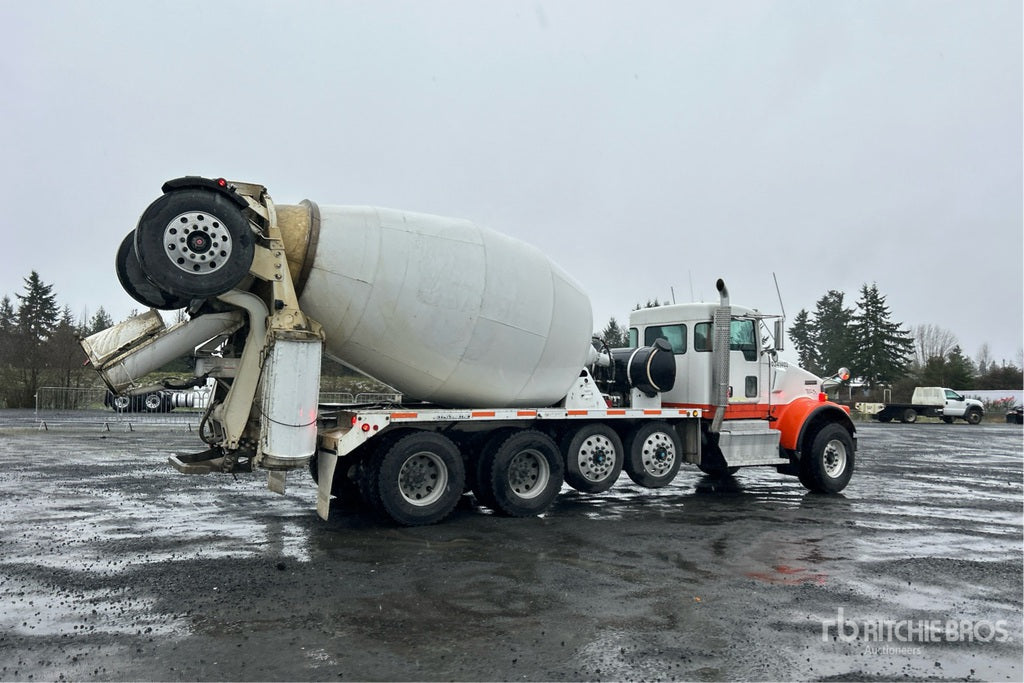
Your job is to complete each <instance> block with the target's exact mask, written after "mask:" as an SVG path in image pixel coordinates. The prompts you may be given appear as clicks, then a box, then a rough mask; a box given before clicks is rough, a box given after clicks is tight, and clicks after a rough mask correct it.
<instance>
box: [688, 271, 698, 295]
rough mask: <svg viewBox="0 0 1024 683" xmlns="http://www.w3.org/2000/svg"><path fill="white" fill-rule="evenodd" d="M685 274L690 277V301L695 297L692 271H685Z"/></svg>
mask: <svg viewBox="0 0 1024 683" xmlns="http://www.w3.org/2000/svg"><path fill="white" fill-rule="evenodd" d="M687 275H688V276H689V278H690V301H696V300H697V298H696V297H695V296H693V271H692V270H691V271H687Z"/></svg>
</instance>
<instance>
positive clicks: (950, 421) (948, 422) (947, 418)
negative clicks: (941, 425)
mask: <svg viewBox="0 0 1024 683" xmlns="http://www.w3.org/2000/svg"><path fill="white" fill-rule="evenodd" d="M939 419H941V420H942V421H943V422H945V423H946V424H948V425H951V424H953V418H951V417H949V416H948V415H943V416H942V417H941V418H939Z"/></svg>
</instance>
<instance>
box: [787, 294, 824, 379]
mask: <svg viewBox="0 0 1024 683" xmlns="http://www.w3.org/2000/svg"><path fill="white" fill-rule="evenodd" d="M789 338H790V340H791V341H792V342H793V346H794V347H796V351H797V355H798V357H799V359H800V367H802V368H804V369H805V370H808V371H809V372H813V373H814V374H816V375H820V374H821V373H822V369H821V363H820V362H819V358H818V343H817V332H816V331H815V327H814V321H813V320H812V319H811V315H810V314H809V313H808V312H807V309H805V308H801V309H800V312H799V313H797V314H796V318H794V320H793V326H792V327H790V328H789Z"/></svg>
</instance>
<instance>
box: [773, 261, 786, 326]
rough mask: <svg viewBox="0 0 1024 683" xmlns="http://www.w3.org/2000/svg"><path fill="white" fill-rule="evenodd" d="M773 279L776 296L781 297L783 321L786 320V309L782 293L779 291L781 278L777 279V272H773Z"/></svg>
mask: <svg viewBox="0 0 1024 683" xmlns="http://www.w3.org/2000/svg"><path fill="white" fill-rule="evenodd" d="M772 279H773V280H775V295H776V296H777V297H779V309H780V310H781V311H782V319H783V320H785V319H786V307H785V306H784V305H783V303H782V292H781V291H779V278H777V277H775V272H774V271H772Z"/></svg>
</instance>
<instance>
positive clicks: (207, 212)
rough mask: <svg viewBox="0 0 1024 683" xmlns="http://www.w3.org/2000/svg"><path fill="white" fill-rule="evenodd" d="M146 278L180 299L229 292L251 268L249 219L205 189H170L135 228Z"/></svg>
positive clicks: (253, 246)
mask: <svg viewBox="0 0 1024 683" xmlns="http://www.w3.org/2000/svg"><path fill="white" fill-rule="evenodd" d="M135 253H136V255H137V256H138V259H139V264H140V265H141V268H142V271H143V273H144V274H145V276H146V277H147V278H148V279H149V280H150V281H152V282H153V284H155V285H156V286H157V287H159V288H160V289H162V290H164V291H166V292H168V293H169V294H170V295H172V296H174V297H177V298H179V299H205V298H208V297H213V296H217V295H219V294H223V293H225V292H228V291H230V290H231V289H233V288H234V287H235V285H237V284H238V283H239V282H240V281H241V280H242V279H243V278H244V277H245V276H246V275H247V274H248V273H249V268H250V267H251V266H252V259H253V255H254V254H255V253H256V244H255V239H254V235H253V232H252V229H251V228H250V226H249V221H248V219H246V217H245V216H244V215H243V214H242V211H241V209H240V208H239V206H238V205H237V204H236V203H235V202H233V201H231V200H230V199H229V198H228V197H225V196H224V195H223V194H220V193H218V192H213V191H211V190H206V189H196V188H187V189H181V190H173V191H171V192H168V193H167V194H165V195H163V196H161V197H159V198H158V199H157V200H156V201H154V202H153V203H152V204H150V205H149V207H148V208H147V209H146V210H145V212H143V214H142V217H141V218H139V224H138V226H137V227H136V228H135Z"/></svg>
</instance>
